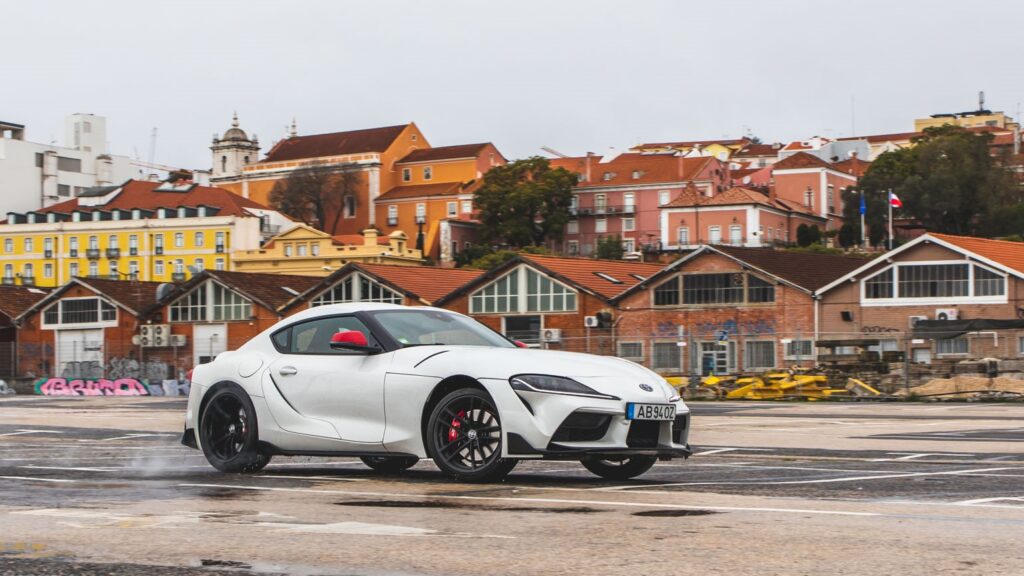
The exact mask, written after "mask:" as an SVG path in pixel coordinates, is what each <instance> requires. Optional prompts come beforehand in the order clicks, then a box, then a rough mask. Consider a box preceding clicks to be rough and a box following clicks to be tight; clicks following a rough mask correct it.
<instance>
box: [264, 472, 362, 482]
mask: <svg viewBox="0 0 1024 576" xmlns="http://www.w3.org/2000/svg"><path fill="white" fill-rule="evenodd" d="M253 478H278V479H288V480H331V481H333V482H365V481H366V478H342V477H339V476H292V475H289V474H260V475H259V476H253Z"/></svg>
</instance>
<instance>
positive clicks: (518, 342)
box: [512, 340, 529, 348]
mask: <svg viewBox="0 0 1024 576" xmlns="http://www.w3.org/2000/svg"><path fill="white" fill-rule="evenodd" d="M512 343H513V344H515V345H516V347H517V348H529V346H527V345H526V343H525V342H523V341H522V340H513V341H512Z"/></svg>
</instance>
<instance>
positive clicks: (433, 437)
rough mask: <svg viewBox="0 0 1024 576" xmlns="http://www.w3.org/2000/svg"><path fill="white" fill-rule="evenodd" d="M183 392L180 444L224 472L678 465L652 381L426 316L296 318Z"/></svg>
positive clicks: (602, 360)
mask: <svg viewBox="0 0 1024 576" xmlns="http://www.w3.org/2000/svg"><path fill="white" fill-rule="evenodd" d="M190 379H191V380H192V391H191V394H190V395H189V399H188V411H187V414H186V416H185V434H184V436H183V438H182V443H183V444H185V445H187V446H191V447H192V448H199V449H202V451H203V453H204V454H205V455H206V458H207V460H209V462H210V464H212V465H213V466H214V467H216V468H217V469H219V470H222V471H224V472H254V471H257V470H260V469H261V468H263V467H264V466H266V465H267V463H268V462H269V461H270V458H271V457H272V456H273V455H275V454H282V455H316V456H358V457H360V458H362V460H363V462H365V463H366V465H367V466H369V467H371V468H373V469H375V470H379V471H385V472H397V471H401V470H404V469H406V468H409V467H410V466H412V465H413V464H415V463H416V462H417V460H419V459H420V458H427V457H430V458H432V459H433V460H434V462H435V463H436V464H437V466H438V468H440V469H441V470H442V471H443V472H445V473H446V474H447V475H449V476H451V477H452V478H455V479H459V480H466V481H490V480H496V479H500V478H502V477H503V476H505V475H506V474H508V472H509V471H510V470H512V468H513V467H514V466H515V465H516V462H517V461H518V460H521V459H530V458H547V459H559V460H579V461H580V462H582V464H583V465H584V466H585V467H586V468H587V469H588V470H590V471H591V472H593V473H595V474H597V475H599V476H603V477H605V478H609V479H616V480H622V479H627V478H632V477H635V476H638V475H640V474H643V473H644V472H646V471H647V470H649V469H650V468H651V466H653V465H654V463H655V461H656V460H658V459H659V458H660V459H669V458H673V457H683V458H685V457H688V456H689V455H690V449H689V445H688V444H687V441H686V440H687V433H688V428H689V421H690V419H689V416H690V414H689V410H688V409H687V407H686V405H685V404H684V403H683V402H682V400H681V399H680V397H679V395H678V394H677V393H676V390H675V389H674V388H672V386H670V385H669V384H668V383H667V382H666V381H665V380H664V379H663V378H662V377H660V376H658V375H657V374H655V373H654V372H651V371H650V370H648V369H646V368H644V367H642V366H640V365H638V364H635V363H633V362H629V361H627V360H622V359H619V358H613V357H606V356H592V355H589V354H577V353H571V352H556V351H549V350H533V349H524V348H523V347H522V346H521V344H519V343H518V342H511V341H509V340H507V339H506V338H505V337H504V336H502V335H500V334H498V333H496V332H494V331H493V330H491V329H490V328H488V327H486V326H484V325H483V324H480V323H479V322H477V321H475V320H473V319H472V318H469V317H467V316H463V315H461V314H456V313H453V312H449V311H447V310H441V309H438V308H426V307H406V306H397V305H392V304H367V303H360V304H336V305H331V306H322V307H317V308H312V309H310V310H306V311H304V312H301V313H299V314H296V315H294V316H291V317H289V318H286V319H284V320H282V321H280V322H278V323H277V324H275V325H274V326H273V327H271V328H270V329H268V330H266V331H265V332H263V333H261V334H259V335H258V336H256V337H254V338H253V339H252V340H250V341H249V342H247V343H246V344H245V345H243V346H242V347H241V348H239V349H238V350H237V351H232V352H224V353H222V354H220V355H219V356H217V359H216V360H214V361H213V362H210V363H208V364H202V365H199V366H197V367H196V368H195V369H194V370H193V372H192V374H191V375H190Z"/></svg>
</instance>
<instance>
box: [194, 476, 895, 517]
mask: <svg viewBox="0 0 1024 576" xmlns="http://www.w3.org/2000/svg"><path fill="white" fill-rule="evenodd" d="M178 486H181V487H186V488H224V489H230V490H255V491H260V490H263V491H268V492H299V493H305V494H324V495H338V496H364V497H374V498H412V499H427V498H429V499H446V500H476V501H488V502H517V503H523V502H534V503H543V504H572V505H576V506H579V505H583V504H586V505H590V506H621V507H626V508H663V509H671V510H720V511H724V512H778V513H785V514H821V515H827V516H882V514H879V513H877V512H848V511H845V510H815V509H813V508H770V507H753V506H751V507H746V506H691V505H687V504H669V503H665V502H620V501H615V500H578V499H575V498H517V497H511V496H458V495H449V494H445V495H441V494H401V493H393V492H355V491H350V490H315V489H308V488H273V487H269V486H242V485H237V484H198V483H182V484H178Z"/></svg>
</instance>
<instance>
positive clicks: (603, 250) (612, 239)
mask: <svg viewBox="0 0 1024 576" xmlns="http://www.w3.org/2000/svg"><path fill="white" fill-rule="evenodd" d="M625 254H626V250H625V249H624V248H623V247H622V238H620V237H619V235H618V234H616V235H614V236H602V237H600V238H598V239H597V246H596V247H595V248H594V256H595V257H597V258H601V259H603V260H622V257H623V256H624V255H625Z"/></svg>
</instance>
